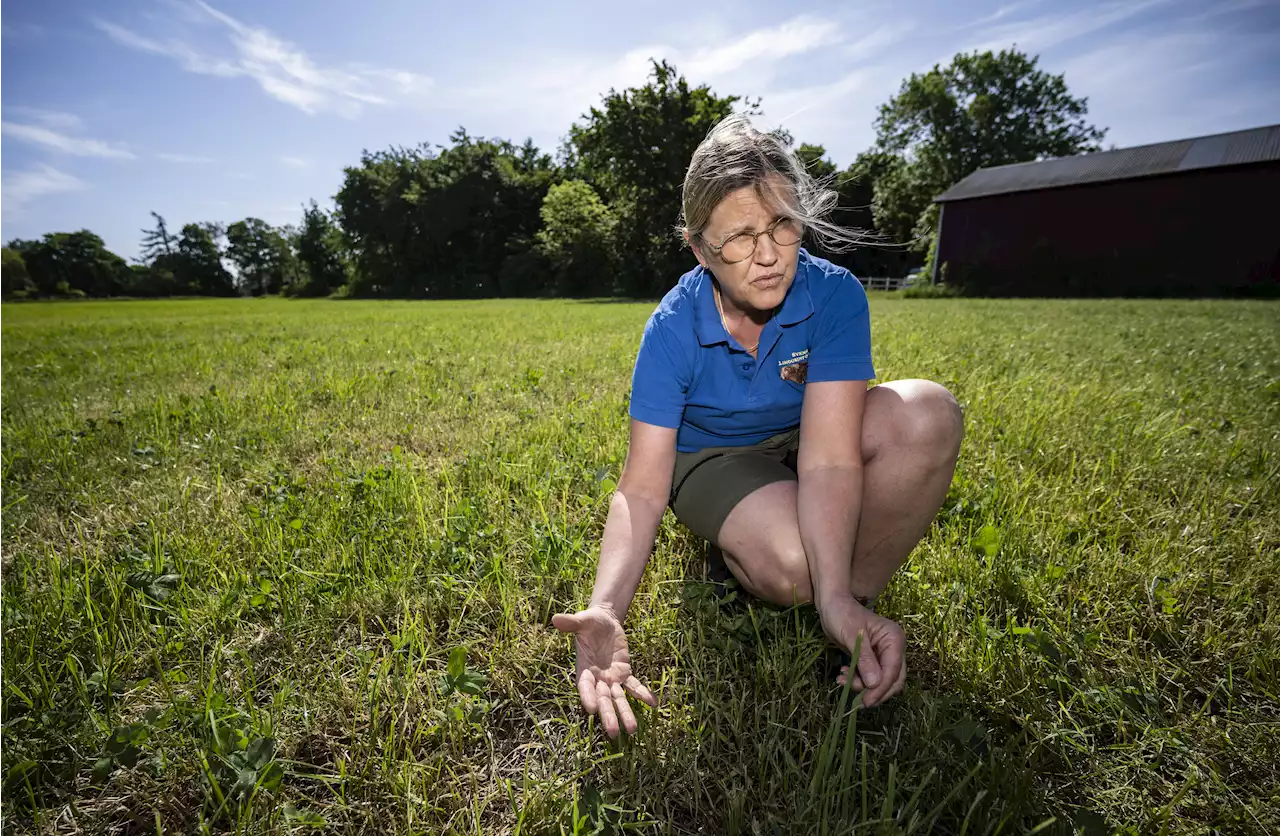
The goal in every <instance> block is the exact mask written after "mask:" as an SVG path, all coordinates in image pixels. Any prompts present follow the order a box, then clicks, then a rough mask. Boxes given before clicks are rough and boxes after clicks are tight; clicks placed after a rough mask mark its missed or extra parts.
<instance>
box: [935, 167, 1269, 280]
mask: <svg viewBox="0 0 1280 836" xmlns="http://www.w3.org/2000/svg"><path fill="white" fill-rule="evenodd" d="M938 258H939V259H940V261H941V263H942V264H943V265H944V271H945V272H944V277H945V280H946V281H947V282H948V283H951V284H955V285H959V286H961V287H963V288H965V289H966V290H967V291H969V292H976V293H987V294H993V295H1014V296H1041V295H1051V296H1240V295H1248V296H1280V163H1276V162H1271V163H1263V164H1259V165H1251V166H1236V167H1232V168H1219V169H1204V170H1200V171H1189V172H1183V173H1178V174H1170V175H1163V176H1159V177H1148V178H1144V179H1140V180H1127V181H1119V182H1112V183H1097V184H1090V185H1084V186H1072V187H1068V188H1060V189H1046V190H1041V191H1034V192H1018V193H1013V194H1005V195H995V196H991V197H980V198H974V199H972V200H959V201H954V202H949V203H947V205H946V214H945V218H944V221H943V225H942V234H941V239H940V240H939V244H938Z"/></svg>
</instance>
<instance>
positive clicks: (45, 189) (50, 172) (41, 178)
mask: <svg viewBox="0 0 1280 836" xmlns="http://www.w3.org/2000/svg"><path fill="white" fill-rule="evenodd" d="M3 185H4V189H3V192H4V194H3V212H4V215H5V217H6V218H11V217H12V216H13V215H15V214H18V213H20V212H21V211H22V210H23V209H24V208H25V207H26V205H27V204H28V203H30V202H31V201H33V200H36V199H38V198H41V197H45V196H46V195H51V194H59V193H62V192H77V191H80V190H82V189H87V188H89V184H88V183H85V182H84V181H83V180H80V179H78V178H76V177H72V176H71V175H70V174H67V173H66V172H64V171H59V170H58V169H56V168H54V167H53V166H48V165H39V166H37V167H35V168H33V169H28V170H27V171H10V170H6V171H5V172H4V180H3Z"/></svg>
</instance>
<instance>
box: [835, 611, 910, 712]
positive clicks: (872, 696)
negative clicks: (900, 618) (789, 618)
mask: <svg viewBox="0 0 1280 836" xmlns="http://www.w3.org/2000/svg"><path fill="white" fill-rule="evenodd" d="M818 614H819V616H820V617H821V619H822V628H823V630H825V631H826V634H827V635H828V636H830V637H831V638H832V639H833V640H834V641H836V642H838V643H839V644H840V645H841V646H842V647H844V648H845V649H846V650H848V651H849V652H850V653H853V648H854V646H855V645H856V644H857V640H858V634H859V633H861V634H862V646H861V648H860V649H859V651H858V658H857V660H856V668H857V670H856V671H851V670H850V669H849V668H850V667H851V666H848V665H846V666H844V667H842V668H841V669H840V676H839V677H837V679H836V681H837V682H839V683H840V684H841V685H843V684H844V680H845V677H848V676H850V675H852V676H853V681H852V682H851V683H850V685H851V687H852V688H853V689H854V690H855V691H865V692H866V693H865V696H864V697H863V702H862V704H863V705H865V706H867V707H868V708H870V707H872V706H875V705H879V704H880V703H882V702H884V701H885V700H887V699H889V698H890V697H892V696H893V695H895V694H897V693H898V692H899V691H901V690H902V686H903V684H904V683H905V682H906V679H907V660H906V644H907V640H906V636H905V635H903V633H902V628H901V627H899V626H898V624H897V622H894V621H891V620H889V619H887V618H885V617H884V616H881V615H876V614H875V613H873V612H871V611H870V610H868V609H867V608H866V607H864V606H862V605H861V604H859V603H858V602H857V601H856V600H855V599H854V597H853V596H852V595H848V596H840V597H838V598H837V599H835V600H833V601H829V602H827V603H826V604H825V605H822V606H819V607H818Z"/></svg>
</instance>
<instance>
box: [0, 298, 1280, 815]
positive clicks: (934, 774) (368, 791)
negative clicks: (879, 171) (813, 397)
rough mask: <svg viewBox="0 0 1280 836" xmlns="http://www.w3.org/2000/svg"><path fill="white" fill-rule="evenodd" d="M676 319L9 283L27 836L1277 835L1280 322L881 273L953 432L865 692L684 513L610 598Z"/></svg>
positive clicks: (14, 591) (15, 635) (11, 797)
mask: <svg viewBox="0 0 1280 836" xmlns="http://www.w3.org/2000/svg"><path fill="white" fill-rule="evenodd" d="M651 309H652V304H647V305H646V304H615V303H605V304H593V303H570V302H541V301H519V302H504V301H488V302H459V303H409V302H381V303H379V302H338V301H323V300H322V301H284V300H278V299H270V300H247V299H246V300H219V301H165V302H117V303H70V304H39V305H35V304H32V305H6V306H5V307H4V308H3V490H4V493H3V503H4V512H3V535H4V569H3V572H4V574H3V630H4V633H3V675H4V681H3V734H4V736H3V780H4V784H3V813H4V826H5V832H6V833H10V832H12V833H19V832H42V833H54V832H57V833H94V834H97V833H131V834H132V833H161V832H163V833H166V834H168V833H190V832H200V831H201V830H205V829H207V830H209V831H232V832H238V833H265V832H298V833H303V832H312V831H313V829H314V832H320V830H321V829H323V830H324V831H325V832H330V833H438V832H446V833H469V834H489V833H507V832H511V833H514V832H519V833H525V834H540V833H586V832H612V831H614V830H620V829H623V828H627V829H634V830H635V831H638V832H643V833H749V834H767V833H793V832H794V833H803V832H829V833H847V832H857V833H868V834H870V833H902V834H906V833H926V832H937V833H969V834H989V833H997V832H1000V833H1010V834H1012V833H1025V832H1029V831H1031V830H1032V829H1033V828H1035V827H1037V826H1039V825H1046V826H1045V829H1044V830H1042V831H1041V832H1046V833H1054V832H1057V833H1067V832H1071V830H1072V829H1073V827H1075V828H1079V829H1081V830H1083V832H1085V833H1087V834H1093V833H1108V832H1112V831H1115V830H1120V831H1123V832H1126V833H1143V834H1146V833H1256V834H1264V833H1276V832H1280V684H1278V683H1280V476H1278V471H1280V306H1277V305H1276V304H1266V303H1249V302H1217V301H1215V302H1187V301H1167V302H1158V301H1143V302H1126V301H1105V300H1100V301H1069V302H1068V301H983V300H902V299H895V298H893V297H892V296H888V295H882V296H881V295H873V298H872V302H871V310H872V317H873V341H874V347H875V355H876V357H875V359H876V366H877V369H878V371H879V373H880V374H881V376H882V378H881V379H885V380H888V379H895V378H904V377H928V378H932V379H935V380H938V381H940V382H942V383H944V384H945V385H947V386H948V387H950V388H951V389H952V391H953V392H955V394H956V396H957V397H958V399H959V400H960V402H961V403H962V404H963V405H964V409H965V415H966V425H967V436H966V439H965V444H964V448H963V450H962V452H961V457H960V464H959V469H958V471H957V474H956V478H955V482H954V484H953V487H952V490H951V493H950V496H949V497H948V500H947V503H946V505H945V506H944V508H943V511H942V513H941V514H940V515H939V518H938V521H937V523H936V525H935V526H934V527H933V528H932V530H931V532H930V534H929V535H928V537H927V538H926V540H925V541H924V542H923V543H922V544H921V546H920V547H919V548H918V549H917V550H916V551H915V553H914V554H913V556H912V557H911V559H910V561H909V562H908V564H907V565H906V566H905V567H904V569H903V571H902V572H901V573H899V575H898V577H897V578H896V579H895V580H894V582H893V584H892V585H891V586H890V588H889V590H888V593H887V595H886V597H885V598H884V602H883V607H882V610H881V611H882V612H884V613H886V614H888V615H889V616H890V617H893V618H895V619H897V620H899V621H900V623H902V625H903V627H904V629H905V630H906V633H907V638H908V644H909V648H908V666H909V671H910V677H909V679H908V685H907V689H906V692H905V693H904V694H903V695H902V696H901V697H899V698H897V699H895V700H894V701H892V702H891V703H890V704H888V705H887V706H885V707H883V708H877V709H874V710H868V711H856V712H852V711H849V710H848V709H847V706H845V703H844V702H843V701H842V695H841V692H840V689H839V688H837V686H836V685H835V684H834V673H835V667H836V665H838V655H837V654H836V653H835V652H834V651H832V650H831V649H829V648H827V647H826V643H825V641H824V640H823V638H822V635H821V630H820V628H819V626H818V623H817V619H816V616H815V614H814V613H813V611H812V609H810V608H807V607H799V608H792V609H789V610H782V609H777V608H773V607H769V606H765V605H761V604H759V603H751V604H747V603H745V602H743V601H741V600H736V601H730V602H728V603H723V604H717V603H716V602H715V599H714V598H712V597H711V596H710V594H709V589H708V587H707V585H706V584H705V583H702V581H701V578H702V565H701V545H700V544H699V543H698V542H696V541H695V540H694V538H693V537H692V536H691V535H690V534H688V533H687V532H685V531H684V530H683V529H682V528H681V527H680V526H679V525H678V524H677V523H676V522H675V521H674V520H673V519H672V518H671V517H670V515H668V517H667V519H666V520H665V521H664V522H663V524H662V527H661V531H660V534H659V542H658V545H657V548H656V551H655V554H654V557H653V558H652V559H651V561H650V563H649V567H648V569H647V571H646V574H645V578H644V582H643V584H642V585H641V588H640V591H639V593H638V595H637V597H636V600H635V604H634V606H633V607H632V609H631V612H630V614H629V616H628V620H627V624H628V630H629V637H630V640H631V650H632V656H633V661H634V662H635V665H636V669H637V674H638V675H639V676H640V677H641V678H642V679H643V680H644V681H645V682H647V683H648V684H649V685H650V686H651V687H652V688H653V689H654V691H655V692H656V693H657V694H658V695H659V698H660V699H661V700H662V705H661V707H660V708H659V709H657V710H651V709H645V710H643V711H640V710H637V714H638V715H639V717H640V722H641V727H640V731H639V732H638V734H637V735H636V736H635V737H634V738H632V739H630V740H626V741H623V742H621V743H619V744H610V743H609V741H607V739H605V737H604V735H603V732H602V730H601V729H599V728H598V727H597V726H596V725H595V723H594V721H591V722H589V721H588V720H587V719H586V718H584V717H583V715H582V713H581V710H580V708H579V706H578V702H577V695H576V692H575V689H574V687H573V684H572V679H571V672H572V659H571V652H570V642H569V640H568V639H567V638H566V637H563V636H562V635H560V634H558V633H557V632H556V631H555V630H554V629H553V628H551V627H550V615H551V614H552V613H553V612H557V611H562V610H572V609H576V608H577V607H578V606H579V605H581V604H583V603H584V602H585V601H586V600H587V598H588V596H589V594H590V587H591V582H592V579H593V577H594V571H595V562H596V549H597V547H598V538H599V535H600V531H601V528H602V525H603V521H604V515H605V512H606V509H607V505H608V497H609V491H610V490H611V488H612V486H613V481H614V480H616V479H617V477H618V472H619V468H620V466H621V463H622V461H623V457H624V454H625V438H626V436H625V429H626V421H627V419H626V398H627V393H628V389H629V385H630V369H631V362H632V360H633V358H634V353H635V349H636V347H637V344H638V341H639V335H640V329H641V327H642V325H643V323H644V321H645V318H646V317H647V315H648V313H649V311H650V310H651Z"/></svg>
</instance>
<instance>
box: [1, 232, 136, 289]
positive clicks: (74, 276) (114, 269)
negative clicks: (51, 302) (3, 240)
mask: <svg viewBox="0 0 1280 836" xmlns="http://www.w3.org/2000/svg"><path fill="white" fill-rule="evenodd" d="M9 246H10V248H11V249H13V250H15V251H16V252H17V253H18V254H19V255H20V256H21V257H22V262H23V265H24V266H25V268H26V271H27V274H28V276H29V277H30V280H31V282H32V284H33V285H34V289H35V291H36V292H37V293H38V294H40V295H41V296H68V295H70V296H116V295H119V294H121V293H123V292H125V291H126V290H127V289H128V287H129V285H130V280H131V278H132V271H131V270H130V269H129V264H128V262H126V261H125V260H124V259H123V258H121V257H120V256H118V255H116V254H115V253H113V252H111V251H110V250H108V249H107V247H106V244H104V243H103V241H102V239H101V238H99V237H98V236H97V235H94V234H93V233H92V232H90V231H89V230H87V229H82V230H80V231H79V232H51V233H49V234H48V235H45V236H44V237H43V238H41V239H40V240H39V241H12V242H10V244H9Z"/></svg>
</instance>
